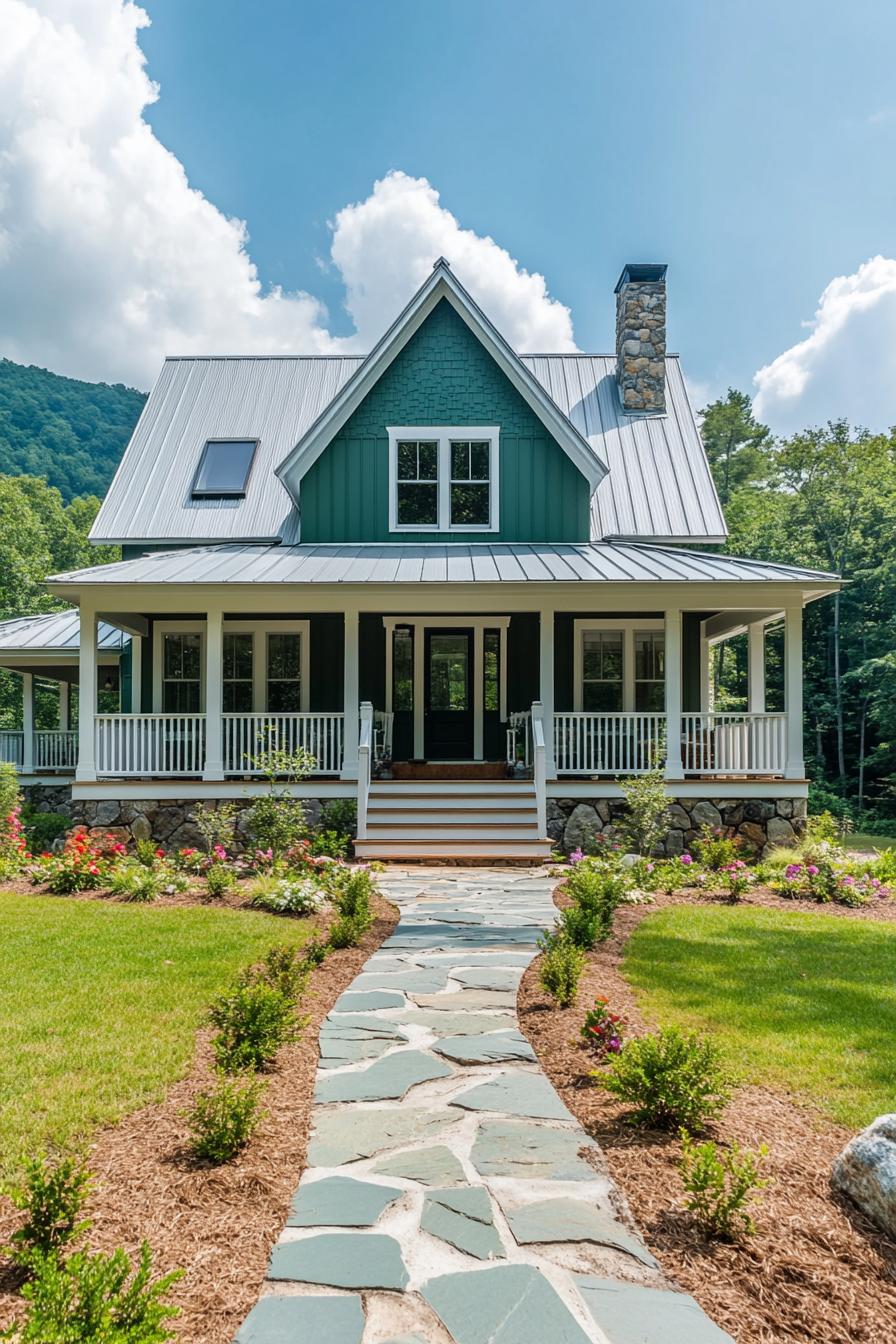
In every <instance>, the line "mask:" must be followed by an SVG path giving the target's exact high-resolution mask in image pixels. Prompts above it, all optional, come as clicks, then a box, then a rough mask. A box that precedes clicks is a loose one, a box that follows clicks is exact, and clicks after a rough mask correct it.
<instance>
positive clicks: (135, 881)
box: [109, 861, 164, 901]
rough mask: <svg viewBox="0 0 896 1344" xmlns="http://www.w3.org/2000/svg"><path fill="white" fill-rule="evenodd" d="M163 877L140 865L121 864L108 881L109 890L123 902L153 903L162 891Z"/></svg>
mask: <svg viewBox="0 0 896 1344" xmlns="http://www.w3.org/2000/svg"><path fill="white" fill-rule="evenodd" d="M163 885H164V883H163V877H162V874H161V873H158V872H156V871H155V870H154V869H153V868H145V867H144V866H143V864H142V863H139V862H137V861H134V862H132V863H122V864H120V865H119V867H118V868H116V869H115V871H114V873H113V874H112V877H111V879H110V881H109V890H110V891H111V892H112V894H113V895H115V896H120V897H121V898H122V900H125V901H154V900H155V899H156V897H157V896H159V895H160V894H161V892H162V890H163Z"/></svg>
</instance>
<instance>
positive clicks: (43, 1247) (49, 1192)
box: [7, 1155, 91, 1265]
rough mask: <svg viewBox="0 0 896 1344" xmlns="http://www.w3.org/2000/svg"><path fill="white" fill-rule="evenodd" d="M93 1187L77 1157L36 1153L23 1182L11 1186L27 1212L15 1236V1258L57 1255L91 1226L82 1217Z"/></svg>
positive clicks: (17, 1202)
mask: <svg viewBox="0 0 896 1344" xmlns="http://www.w3.org/2000/svg"><path fill="white" fill-rule="evenodd" d="M90 1191H91V1176H90V1173H89V1171H88V1170H87V1168H86V1167H85V1165H84V1163H83V1161H82V1160H81V1159H80V1158H77V1157H60V1158H57V1159H56V1160H53V1159H51V1158H49V1157H47V1156H45V1155H44V1156H40V1157H33V1158H31V1159H30V1160H29V1161H28V1162H26V1164H25V1178H24V1183H23V1184H22V1185H21V1186H20V1187H17V1188H14V1189H11V1190H9V1191H8V1192H7V1193H8V1194H9V1197H10V1199H11V1200H12V1202H13V1204H14V1205H15V1207H16V1208H17V1209H20V1210H21V1211H22V1212H23V1213H24V1214H25V1215H26V1216H25V1221H24V1223H23V1224H22V1226H21V1227H20V1228H19V1230H18V1231H17V1232H14V1233H13V1236H12V1256H13V1259H14V1260H15V1261H16V1262H17V1263H18V1264H22V1265H30V1264H31V1262H32V1260H33V1259H34V1257H35V1256H37V1257H40V1256H49V1255H55V1254H57V1252H59V1251H60V1250H61V1249H62V1248H63V1246H68V1245H70V1244H71V1243H72V1242H73V1241H77V1239H78V1237H80V1236H81V1234H82V1233H83V1232H86V1231H87V1229H88V1228H89V1227H90V1220H89V1219H87V1218H84V1219H82V1218H80V1216H79V1215H80V1213H81V1210H82V1209H83V1207H84V1205H85V1203H86V1201H87V1198H88V1196H89V1194H90Z"/></svg>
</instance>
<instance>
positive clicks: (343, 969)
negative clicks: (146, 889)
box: [0, 889, 397, 1344]
mask: <svg viewBox="0 0 896 1344" xmlns="http://www.w3.org/2000/svg"><path fill="white" fill-rule="evenodd" d="M17 899H24V900H33V902H34V909H35V913H36V912H37V911H38V910H39V911H40V913H41V915H45V914H46V913H47V907H48V906H49V905H52V906H53V907H57V908H58V907H63V908H64V907H66V906H68V904H69V901H71V900H72V898H71V897H55V898H44V897H24V898H17ZM199 899H200V893H199V891H198V890H197V891H196V892H195V894H194V895H193V897H192V904H194V905H195V904H196V903H197V902H198V901H199ZM227 899H228V902H229V903H230V904H232V905H237V904H239V903H240V900H241V895H240V892H239V889H237V890H235V891H233V892H230V893H228V897H227ZM0 900H2V897H0ZM242 900H245V896H243V897H242ZM190 903H191V900H190V896H189V893H186V892H182V893H178V894H176V895H175V896H172V897H164V896H163V897H160V898H159V900H158V901H157V902H156V903H154V904H153V906H152V907H151V908H149V909H147V908H142V907H141V908H136V909H135V908H134V907H121V906H118V905H114V906H113V905H112V904H111V903H107V902H103V903H102V904H101V905H99V904H98V903H97V902H96V901H91V899H90V897H87V896H81V897H80V898H78V899H77V905H78V906H79V907H80V908H81V909H83V908H84V907H88V906H92V907H93V908H94V909H95V910H96V909H100V910H102V911H103V912H105V913H115V914H116V915H122V916H124V917H125V918H128V917H130V916H135V917H137V918H136V919H135V920H134V924H135V927H138V920H139V918H140V917H141V916H144V917H145V916H147V915H150V916H157V915H162V914H163V913H167V914H169V915H170V916H171V917H173V918H174V919H175V920H177V919H182V918H183V917H184V916H185V915H190V914H192V913H193V912H192V911H190V910H185V909H169V910H168V911H167V912H165V911H163V909H162V907H163V906H164V905H165V904H168V905H169V906H173V905H175V904H177V905H179V906H184V905H185V904H186V905H189V904H190ZM201 913H204V914H217V915H219V917H223V918H224V919H226V918H227V917H228V913H229V912H226V911H216V910H210V909H209V907H208V906H207V905H205V906H204V907H203V910H202V912H201ZM373 914H374V922H373V924H372V925H371V927H370V928H369V929H368V930H367V932H366V933H365V934H364V935H363V937H362V939H361V940H360V941H359V943H358V944H357V945H356V946H354V947H347V948H343V949H341V950H338V951H333V952H331V953H330V955H329V956H328V957H327V958H326V960H325V961H324V962H323V963H322V964H321V965H319V966H317V967H316V968H315V969H314V970H313V971H312V973H311V976H310V979H309V981H308V986H307V989H306V990H305V992H304V994H303V996H302V1000H301V1012H302V1015H303V1016H305V1015H307V1017H308V1019H309V1020H308V1022H307V1025H306V1026H304V1028H303V1029H302V1031H301V1033H300V1035H299V1037H298V1039H297V1040H296V1041H295V1042H294V1043H290V1044H287V1045H285V1046H283V1047H282V1048H281V1049H280V1051H279V1053H278V1055H277V1059H276V1063H275V1065H274V1066H273V1067H272V1068H271V1069H270V1070H268V1071H267V1072H265V1074H264V1075H263V1078H264V1083H265V1090H264V1095H263V1099H262V1108H263V1112H264V1116H263V1119H262V1121H261V1123H260V1125H259V1127H258V1128H257V1129H256V1130H255V1132H254V1134H253V1135H252V1137H251V1139H250V1140H249V1142H248V1144H247V1146H246V1147H245V1148H244V1149H243V1151H242V1152H241V1153H240V1154H239V1155H238V1156H237V1157H236V1158H235V1159H234V1160H232V1161H230V1162H228V1163H225V1164H223V1165H220V1166H209V1165H207V1164H205V1163H202V1162H200V1161H197V1160H196V1159H195V1158H193V1157H192V1156H191V1154H190V1152H189V1149H188V1137H189V1125H188V1119H187V1115H186V1112H188V1111H189V1109H190V1108H191V1106H192V1104H193V1103H194V1101H195V1098H196V1096H197V1094H198V1093H199V1092H200V1091H202V1090H203V1089H204V1088H206V1087H207V1086H208V1085H209V1083H210V1080H211V1078H212V1075H213V1057H212V1050H211V1043H210V1042H211V1032H210V1030H209V1029H206V1028H202V1029H200V1031H199V1032H198V1036H196V1037H195V1041H196V1045H195V1055H194V1058H193V1060H192V1063H191V1064H190V1065H189V1066H188V1071H187V1073H186V1076H185V1077H181V1078H180V1079H179V1081H176V1082H174V1083H173V1084H172V1085H171V1086H170V1087H169V1088H168V1089H167V1091H166V1093H165V1096H164V1099H162V1100H161V1101H158V1102H155V1103H153V1104H151V1105H148V1106H144V1107H142V1108H141V1109H140V1110H138V1111H136V1112H134V1113H132V1114H130V1115H127V1116H125V1117H124V1118H123V1119H121V1120H120V1121H118V1123H116V1124H112V1125H108V1126H107V1127H106V1128H104V1129H102V1130H100V1131H99V1132H98V1133H97V1134H95V1135H94V1137H93V1139H92V1142H91V1143H90V1147H89V1153H88V1165H89V1168H90V1170H91V1172H92V1173H93V1174H94V1176H95V1178H96V1188H95V1191H94V1194H93V1195H92V1197H91V1199H90V1201H89V1204H88V1207H87V1213H88V1216H89V1217H90V1218H92V1220H93V1229H92V1231H91V1236H90V1242H91V1247H92V1248H94V1249H99V1250H105V1251H111V1250H112V1249H113V1248H114V1247H116V1246H124V1247H125V1248H126V1250H127V1251H128V1252H129V1253H133V1252H135V1251H136V1249H137V1248H138V1247H139V1244H140V1242H141V1241H142V1240H144V1239H145V1240H147V1241H148V1242H149V1243H150V1245H151V1246H152V1249H153V1253H154V1272H159V1273H162V1272H166V1271H168V1270H171V1269H175V1268H178V1267H182V1268H183V1269H184V1270H185V1275H184V1278H183V1279H182V1280H181V1281H180V1282H179V1283H178V1284H176V1285H175V1286H174V1288H173V1289H172V1291H171V1293H170V1295H169V1296H170V1300H171V1301H172V1302H173V1303H174V1304H175V1305H176V1306H178V1307H179V1308H180V1309H181V1315H180V1317H179V1318H177V1319H176V1320H175V1321H174V1322H173V1326H172V1329H173V1331H174V1333H175V1335H176V1337H177V1338H178V1339H181V1340H183V1341H185V1342H187V1344H228V1341H230V1340H231V1339H232V1338H233V1335H234V1334H235V1332H236V1330H237V1329H238V1327H239V1325H240V1323H241V1321H242V1319H243V1318H244V1317H245V1315H246V1313H247V1312H248V1311H249V1309H250V1308H251V1307H252V1305H253V1304H254V1302H255V1301H256V1299H257V1297H258V1294H259V1292H260V1290H261V1285H262V1281H263V1278H264V1271H265V1267H266V1265H267V1260H268V1255H269V1253H270V1248H271V1246H272V1245H273V1243H274V1242H275V1240H276V1238H277V1235H278V1234H279V1231H280V1229H281V1227H282V1225H283V1222H284V1219H285V1217H286V1211H287V1208H288V1205H289V1200H290V1198H291V1196H292V1194H293V1192H294V1190H295V1188H296V1186H297V1184H298V1181H299V1177H300V1175H301V1172H302V1168H303V1166H304V1160H305V1149H306V1145H307V1138H308V1120H309V1115H310V1108H311V1094H312V1090H313V1084H314V1075H315V1070H316V1067H317V1058H318V1047H317V1035H318V1028H319V1025H320V1023H321V1021H322V1020H323V1018H324V1017H325V1016H326V1014H327V1013H328V1012H329V1010H330V1008H331V1007H332V1005H333V1003H334V1002H335V1000H336V999H337V998H338V996H339V994H340V993H341V992H342V990H343V989H344V988H345V987H346V986H347V985H348V984H350V983H351V981H352V980H353V979H354V978H355V976H356V975H357V973H358V971H359V969H360V967H361V966H362V965H363V964H364V962H365V961H366V960H367V958H368V957H369V956H370V954H371V952H373V950H374V949H375V948H376V947H377V946H378V945H379V944H380V942H382V941H383V939H384V938H386V937H388V935H389V932H390V931H391V929H392V928H393V927H394V924H395V922H396V920H397V913H396V911H395V910H394V908H393V907H392V906H391V905H389V904H388V903H387V902H386V901H385V900H383V898H382V897H380V896H376V897H375V898H374V901H373ZM59 917H60V918H63V915H62V911H60V916H59ZM230 917H231V918H234V917H236V918H239V919H241V920H243V921H247V922H248V923H249V924H253V923H256V922H257V924H258V927H259V930H261V929H262V928H263V929H264V931H265V932H264V934H263V935H262V936H261V937H260V938H259V937H255V938H253V939H251V940H249V939H247V948H246V955H245V956H244V957H243V958H242V961H243V964H247V963H249V962H251V961H252V960H253V959H254V955H253V953H254V954H255V955H257V953H258V951H259V950H260V949H261V948H262V946H270V945H272V944H274V943H280V942H286V941H296V940H297V934H298V935H299V938H300V939H305V938H307V937H310V935H311V934H313V933H315V932H317V933H319V934H323V935H324V936H325V935H326V933H327V930H328V926H329V925H330V924H331V923H332V916H330V915H329V914H320V915H315V916H312V917H311V918H310V919H306V920H301V921H299V920H295V919H276V918H273V917H272V916H270V915H265V914H261V913H258V912H255V911H252V912H251V913H250V912H248V911H247V912H246V913H245V914H244V915H237V916H234V915H233V914H231V915H230ZM52 926H53V922H51V923H50V924H49V925H48V929H49V930H51V929H52ZM210 997H211V995H210V994H209V998H210ZM150 1012H151V1005H150ZM18 1221H19V1219H18V1216H17V1215H16V1213H15V1211H14V1210H13V1209H12V1206H11V1205H10V1204H9V1202H8V1201H6V1200H3V1201H0V1242H2V1243H5V1242H6V1241H7V1240H8V1238H9V1235H10V1234H11V1232H12V1231H13V1229H14V1227H15V1226H16V1224H17V1222H18ZM20 1283H21V1279H20V1276H19V1274H18V1272H17V1271H16V1270H15V1269H13V1268H12V1267H11V1266H8V1265H7V1266H6V1268H5V1270H4V1271H3V1272H2V1274H0V1327H2V1326H4V1325H8V1324H9V1323H10V1322H11V1320H12V1319H13V1318H14V1316H15V1315H16V1314H17V1313H18V1314H20V1313H21V1305H22V1304H21V1299H20V1297H19V1295H18V1289H19V1287H20Z"/></svg>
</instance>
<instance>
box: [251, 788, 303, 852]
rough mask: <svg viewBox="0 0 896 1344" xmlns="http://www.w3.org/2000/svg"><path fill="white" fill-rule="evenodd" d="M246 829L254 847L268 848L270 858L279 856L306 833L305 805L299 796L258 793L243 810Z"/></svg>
mask: <svg viewBox="0 0 896 1344" xmlns="http://www.w3.org/2000/svg"><path fill="white" fill-rule="evenodd" d="M246 830H247V831H248V833H249V835H250V836H251V838H252V843H253V844H254V846H255V847H256V849H261V850H270V851H271V855H272V857H273V859H274V860H277V859H280V858H282V857H283V856H284V855H285V854H286V852H287V850H289V849H291V848H292V847H293V846H294V845H296V844H298V843H299V841H301V840H302V839H304V837H305V835H306V833H307V830H308V827H307V823H306V820H305V805H304V803H303V802H302V801H301V799H299V798H289V797H285V796H281V795H280V794H277V793H274V792H271V793H267V794H262V795H261V796H260V797H259V798H256V799H255V801H254V802H253V804H252V806H251V807H250V809H249V811H248V813H247V814H246Z"/></svg>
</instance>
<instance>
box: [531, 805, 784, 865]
mask: <svg viewBox="0 0 896 1344" xmlns="http://www.w3.org/2000/svg"><path fill="white" fill-rule="evenodd" d="M547 811H548V835H549V836H550V838H551V839H552V840H553V842H554V844H555V845H556V846H557V848H558V849H560V850H562V851H563V853H564V854H571V853H572V851H573V850H575V849H584V850H586V852H587V850H588V849H589V848H590V847H591V845H592V842H593V840H594V836H595V835H603V834H606V835H608V836H612V835H613V834H614V832H615V830H616V829H617V828H618V826H619V824H620V822H621V821H622V819H623V818H624V816H625V811H626V805H625V803H624V802H623V801H622V800H621V799H616V798H593V799H584V798H549V799H548V807H547ZM669 814H670V822H671V825H670V828H669V832H668V834H667V836H666V840H665V845H664V853H665V854H666V856H667V857H669V858H671V857H672V856H673V855H675V854H683V853H684V852H685V850H686V849H687V848H688V847H689V846H690V845H692V844H693V842H694V841H695V840H696V839H697V838H698V836H699V834H700V831H701V830H702V829H703V827H704V826H711V827H712V828H713V829H715V828H716V827H721V828H722V829H723V830H726V831H730V832H733V833H734V834H736V835H739V836H740V837H741V838H742V839H743V842H744V845H745V846H747V847H749V848H750V849H752V850H754V851H755V852H756V853H757V854H761V853H762V852H763V851H764V850H765V849H766V847H767V846H771V845H788V844H793V842H794V841H795V840H796V839H797V838H798V837H799V836H800V835H801V834H802V832H803V830H804V829H805V825H806V800H805V798H776V799H771V798H769V799H765V798H712V799H710V798H676V799H675V800H674V801H673V802H672V803H671V804H670V807H669Z"/></svg>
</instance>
